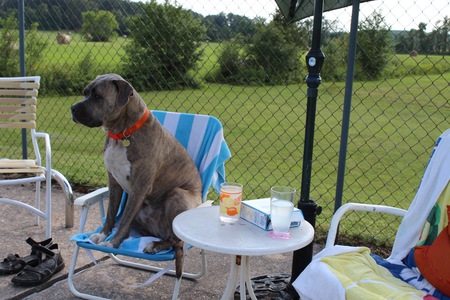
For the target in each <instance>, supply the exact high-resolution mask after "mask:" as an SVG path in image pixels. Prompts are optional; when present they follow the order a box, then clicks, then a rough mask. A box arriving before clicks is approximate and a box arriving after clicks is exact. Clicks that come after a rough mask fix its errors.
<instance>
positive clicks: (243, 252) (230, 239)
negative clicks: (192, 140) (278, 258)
mask: <svg viewBox="0 0 450 300" xmlns="http://www.w3.org/2000/svg"><path fill="white" fill-rule="evenodd" d="M173 231H174V232H175V234H176V235H177V236H178V238H180V239H181V240H183V241H184V242H187V243H189V244H190V245H192V246H195V247H198V248H201V249H204V250H210V251H214V252H218V253H224V254H230V255H231V270H230V275H229V277H228V282H227V286H226V288H225V292H224V294H223V296H222V300H228V299H233V296H234V290H235V288H236V285H237V282H238V278H240V281H239V283H240V290H239V291H240V297H241V299H245V298H246V293H245V287H246V286H247V290H248V294H249V295H250V297H251V298H252V299H254V300H256V296H255V293H254V292H253V288H252V284H251V281H250V272H249V257H250V256H258V255H270V254H277V253H285V252H290V251H294V250H297V249H300V248H303V247H305V246H307V245H309V244H310V243H311V241H312V240H313V237H314V228H313V227H312V226H311V225H310V224H309V223H308V222H307V221H302V222H301V225H300V227H296V228H291V229H290V230H289V231H290V233H291V238H290V239H288V240H283V239H273V238H271V237H270V236H269V231H265V230H263V229H261V228H259V227H257V226H255V225H253V224H251V223H249V222H247V221H245V220H243V219H240V220H239V221H238V222H237V223H235V224H226V223H221V222H220V219H219V206H209V207H199V208H195V209H191V210H188V211H185V212H183V213H181V214H179V215H178V216H177V217H176V218H175V219H174V220H173ZM239 271H240V276H239Z"/></svg>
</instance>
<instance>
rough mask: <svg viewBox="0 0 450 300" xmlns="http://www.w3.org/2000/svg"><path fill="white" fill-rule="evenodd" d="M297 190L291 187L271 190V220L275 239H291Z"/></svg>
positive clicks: (277, 187) (276, 187) (278, 187)
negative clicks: (290, 229) (290, 231)
mask: <svg viewBox="0 0 450 300" xmlns="http://www.w3.org/2000/svg"><path fill="white" fill-rule="evenodd" d="M295 192H296V190H295V189H294V188H292V187H289V186H274V187H272V188H271V189H270V220H271V224H272V229H273V231H272V232H271V233H270V235H271V236H272V237H273V238H281V239H289V238H290V233H289V228H290V227H291V221H292V213H293V211H294V200H295Z"/></svg>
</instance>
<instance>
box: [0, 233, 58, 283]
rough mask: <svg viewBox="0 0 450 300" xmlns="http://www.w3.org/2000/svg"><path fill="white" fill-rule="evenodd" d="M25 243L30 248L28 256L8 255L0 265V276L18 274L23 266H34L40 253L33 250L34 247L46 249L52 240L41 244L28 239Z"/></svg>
mask: <svg viewBox="0 0 450 300" xmlns="http://www.w3.org/2000/svg"><path fill="white" fill-rule="evenodd" d="M26 242H27V243H28V244H29V245H30V246H31V253H30V255H28V256H24V257H20V256H19V255H18V254H8V255H7V256H6V258H5V259H3V262H1V263H0V275H11V274H15V273H18V272H19V271H21V270H22V269H23V268H25V266H27V265H30V266H36V265H38V263H39V260H40V258H41V257H40V253H39V252H38V251H35V250H34V247H35V246H38V245H40V246H44V247H48V246H49V245H51V243H52V239H51V238H49V239H47V240H44V241H42V242H36V241H35V240H33V239H32V238H28V239H27V240H26Z"/></svg>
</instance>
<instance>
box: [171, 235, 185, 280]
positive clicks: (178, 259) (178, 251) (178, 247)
mask: <svg viewBox="0 0 450 300" xmlns="http://www.w3.org/2000/svg"><path fill="white" fill-rule="evenodd" d="M183 246H184V242H183V241H179V242H177V243H176V244H175V245H174V246H173V249H174V251H175V275H176V276H177V278H178V279H179V278H181V273H182V272H183Z"/></svg>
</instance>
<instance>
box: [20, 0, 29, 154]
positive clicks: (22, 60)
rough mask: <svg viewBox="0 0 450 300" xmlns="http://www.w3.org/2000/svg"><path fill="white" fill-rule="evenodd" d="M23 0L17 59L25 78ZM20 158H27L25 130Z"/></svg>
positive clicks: (22, 2)
mask: <svg viewBox="0 0 450 300" xmlns="http://www.w3.org/2000/svg"><path fill="white" fill-rule="evenodd" d="M24 1H25V0H19V9H18V13H19V16H18V20H19V58H20V76H25V75H26V71H25V3H24ZM22 157H23V159H26V158H27V157H28V150H27V130H26V129H22Z"/></svg>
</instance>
